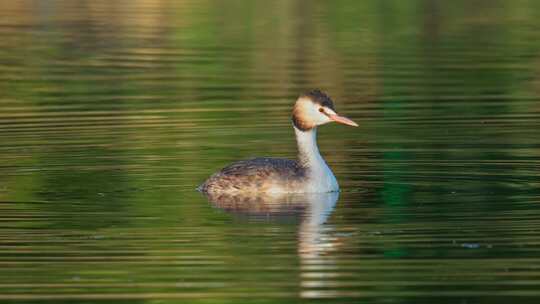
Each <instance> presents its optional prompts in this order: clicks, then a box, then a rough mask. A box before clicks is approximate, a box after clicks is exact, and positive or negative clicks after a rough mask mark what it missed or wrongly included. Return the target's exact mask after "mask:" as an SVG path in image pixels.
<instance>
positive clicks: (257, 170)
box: [197, 158, 306, 193]
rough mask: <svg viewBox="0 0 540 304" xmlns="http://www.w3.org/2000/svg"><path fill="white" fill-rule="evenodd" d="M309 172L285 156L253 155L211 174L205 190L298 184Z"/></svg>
mask: <svg viewBox="0 0 540 304" xmlns="http://www.w3.org/2000/svg"><path fill="white" fill-rule="evenodd" d="M305 175H306V172H305V169H304V168H303V167H302V166H300V165H299V164H298V162H296V161H293V160H288V159H281V158H253V159H249V160H243V161H239V162H235V163H233V164H231V165H229V166H227V167H225V168H223V169H221V170H220V171H218V172H217V173H215V174H214V175H212V176H210V177H209V178H208V179H207V180H206V181H205V182H204V183H203V184H202V185H200V186H199V188H197V189H198V190H199V191H201V192H206V193H210V192H266V191H268V190H269V188H271V187H276V186H278V187H294V185H293V184H294V183H297V182H299V181H300V180H302V178H304V177H305Z"/></svg>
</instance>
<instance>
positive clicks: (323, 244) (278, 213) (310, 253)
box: [206, 192, 339, 258]
mask: <svg viewBox="0 0 540 304" xmlns="http://www.w3.org/2000/svg"><path fill="white" fill-rule="evenodd" d="M206 196H207V198H208V200H209V201H210V202H211V203H212V204H213V205H214V206H215V207H217V208H219V209H222V210H224V211H226V212H229V213H231V214H235V215H241V216H244V217H247V218H248V219H261V218H265V219H270V220H272V221H275V222H280V221H282V220H287V219H291V218H294V219H297V220H299V225H298V253H299V255H300V257H301V258H303V257H305V258H309V257H314V256H317V255H319V254H323V253H324V252H326V251H331V250H332V248H333V244H332V242H331V240H332V239H333V238H331V237H330V236H329V235H328V233H330V232H331V229H329V227H325V225H324V224H325V222H326V220H327V219H328V217H329V216H330V214H331V213H332V211H333V210H334V206H335V205H336V202H337V200H338V197H339V192H328V193H303V194H279V195H276V194H264V193H262V194H256V195H253V196H247V195H238V194H237V195H230V194H210V193H208V194H206Z"/></svg>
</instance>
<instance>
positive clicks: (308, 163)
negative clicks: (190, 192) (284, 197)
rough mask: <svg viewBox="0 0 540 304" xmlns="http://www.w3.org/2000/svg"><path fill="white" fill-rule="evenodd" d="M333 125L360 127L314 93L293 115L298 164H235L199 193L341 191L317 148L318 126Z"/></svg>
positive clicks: (264, 160)
mask: <svg viewBox="0 0 540 304" xmlns="http://www.w3.org/2000/svg"><path fill="white" fill-rule="evenodd" d="M332 121H335V122H338V123H342V124H345V125H349V126H354V127H358V125H357V124H356V123H355V122H354V121H352V120H350V119H348V118H346V117H344V116H339V115H338V114H337V113H336V111H335V109H334V103H333V102H332V99H330V97H328V95H326V94H325V93H323V92H321V91H319V90H313V91H310V92H308V93H305V94H303V95H301V96H300V97H298V99H297V100H296V103H295V104H294V108H293V113H292V122H293V127H294V133H295V135H296V142H297V145H298V159H297V160H289V159H281V158H266V157H263V158H253V159H249V160H243V161H239V162H235V163H233V164H231V165H229V166H227V167H225V168H223V169H221V170H220V171H218V172H216V173H215V174H213V175H212V176H210V177H209V178H208V179H207V180H206V181H205V182H204V183H203V184H202V185H200V186H199V187H198V188H197V190H199V191H201V192H204V193H209V194H214V195H215V194H246V193H315V192H334V191H339V186H338V183H337V181H336V178H335V176H334V174H333V173H332V170H330V168H329V167H328V165H327V164H326V162H325V161H324V159H323V158H322V156H321V154H320V153H319V148H318V147H317V126H320V125H324V124H326V123H329V122H332Z"/></svg>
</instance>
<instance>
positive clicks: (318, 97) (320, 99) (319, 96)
mask: <svg viewBox="0 0 540 304" xmlns="http://www.w3.org/2000/svg"><path fill="white" fill-rule="evenodd" d="M301 97H307V98H310V99H311V100H313V102H315V103H318V104H320V105H321V106H323V107H327V108H330V109H332V110H333V111H335V110H336V109H334V102H333V101H332V98H330V96H328V95H326V94H325V93H324V92H323V91H321V90H317V89H316V90H313V91H309V92H307V93H304V94H302V96H301Z"/></svg>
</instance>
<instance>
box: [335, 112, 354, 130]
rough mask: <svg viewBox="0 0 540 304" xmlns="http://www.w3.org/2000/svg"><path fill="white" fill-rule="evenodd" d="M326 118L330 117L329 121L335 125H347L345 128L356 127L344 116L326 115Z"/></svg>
mask: <svg viewBox="0 0 540 304" xmlns="http://www.w3.org/2000/svg"><path fill="white" fill-rule="evenodd" d="M328 117H330V119H331V120H333V121H335V122H337V123H340V124H344V125H347V126H353V127H358V124H357V123H355V122H354V121H352V120H350V119H348V118H347V117H345V116H339V115H337V114H328Z"/></svg>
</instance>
